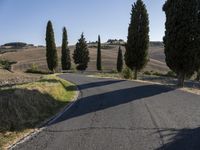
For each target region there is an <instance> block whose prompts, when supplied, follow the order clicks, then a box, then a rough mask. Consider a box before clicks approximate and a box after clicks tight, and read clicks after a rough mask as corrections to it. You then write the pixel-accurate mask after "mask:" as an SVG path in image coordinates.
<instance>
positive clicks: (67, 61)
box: [61, 27, 71, 70]
mask: <svg viewBox="0 0 200 150" xmlns="http://www.w3.org/2000/svg"><path fill="white" fill-rule="evenodd" d="M61 63H62V70H70V69H71V58H70V50H69V47H68V38H67V30H66V28H65V27H64V28H63V41H62V56H61Z"/></svg>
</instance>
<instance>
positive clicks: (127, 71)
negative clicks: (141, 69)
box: [122, 67, 132, 79]
mask: <svg viewBox="0 0 200 150" xmlns="http://www.w3.org/2000/svg"><path fill="white" fill-rule="evenodd" d="M122 76H123V77H124V78H125V79H132V71H131V69H129V68H128V67H126V68H125V69H123V71H122Z"/></svg>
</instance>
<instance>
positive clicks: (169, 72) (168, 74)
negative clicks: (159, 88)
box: [166, 71, 176, 77]
mask: <svg viewBox="0 0 200 150" xmlns="http://www.w3.org/2000/svg"><path fill="white" fill-rule="evenodd" d="M166 76H169V77H176V73H175V72H173V71H168V72H167V74H166Z"/></svg>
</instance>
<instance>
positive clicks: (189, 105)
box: [14, 74, 200, 150]
mask: <svg viewBox="0 0 200 150" xmlns="http://www.w3.org/2000/svg"><path fill="white" fill-rule="evenodd" d="M61 78H64V79H66V80H69V81H72V82H75V83H76V84H77V85H79V88H80V90H81V94H80V99H79V100H78V101H77V102H76V103H75V104H74V105H73V106H72V107H71V108H70V109H69V110H68V111H67V112H65V113H64V114H63V115H62V116H61V117H60V118H59V119H57V120H56V121H54V122H53V123H52V124H51V125H49V126H48V127H47V128H45V129H44V130H43V131H41V132H40V133H39V134H37V135H36V136H34V137H32V138H31V139H29V140H28V141H26V142H25V143H23V144H19V145H18V146H17V147H15V148H14V149H19V150H159V149H166V150H199V149H200V142H199V141H200V96H197V95H193V94H189V93H185V92H182V91H179V90H174V89H171V88H168V87H165V86H161V85H152V84H146V83H138V82H131V81H124V80H113V79H97V78H89V77H85V76H83V75H76V74H65V75H61Z"/></svg>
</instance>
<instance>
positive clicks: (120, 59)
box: [117, 47, 123, 72]
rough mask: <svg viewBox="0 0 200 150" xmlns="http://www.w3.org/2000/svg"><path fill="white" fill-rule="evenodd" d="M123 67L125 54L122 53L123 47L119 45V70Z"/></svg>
mask: <svg viewBox="0 0 200 150" xmlns="http://www.w3.org/2000/svg"><path fill="white" fill-rule="evenodd" d="M122 69H123V55H122V49H121V47H119V50H118V56H117V71H118V72H122Z"/></svg>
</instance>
